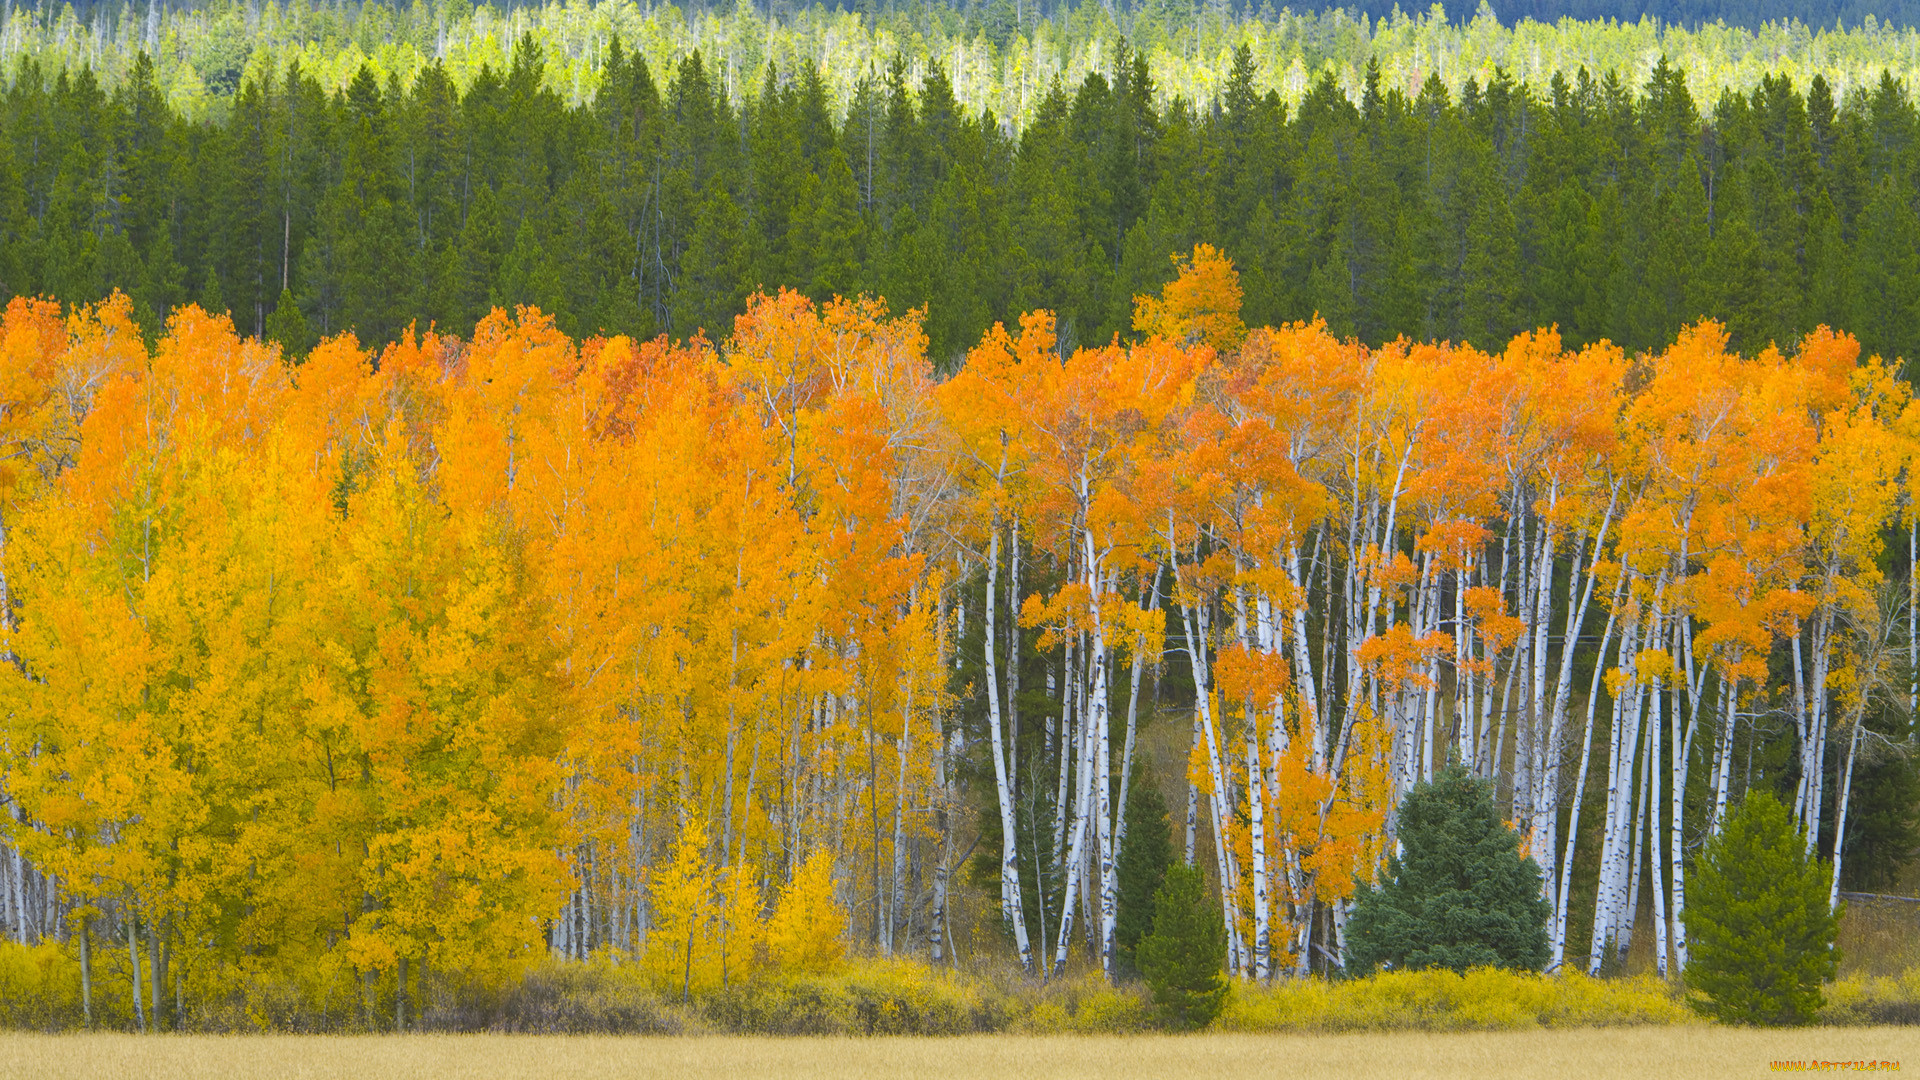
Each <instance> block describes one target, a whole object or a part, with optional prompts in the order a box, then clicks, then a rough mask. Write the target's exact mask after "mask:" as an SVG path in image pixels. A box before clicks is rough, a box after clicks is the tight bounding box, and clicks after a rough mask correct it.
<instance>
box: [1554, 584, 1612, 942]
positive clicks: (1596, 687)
mask: <svg viewBox="0 0 1920 1080" xmlns="http://www.w3.org/2000/svg"><path fill="white" fill-rule="evenodd" d="M1622 580H1623V581H1624V575H1623V576H1622ZM1619 601H1620V597H1619V593H1618V592H1617V591H1616V593H1615V595H1614V603H1613V605H1612V606H1611V607H1609V608H1608V609H1607V625H1606V628H1605V629H1604V630H1602V631H1601V632H1600V648H1599V651H1598V652H1597V653H1595V655H1594V662H1593V681H1592V683H1591V685H1590V686H1589V687H1588V689H1587V727H1586V733H1585V734H1584V735H1583V736H1581V739H1580V773H1579V776H1578V777H1577V778H1576V779H1575V780H1574V784H1573V805H1572V806H1571V807H1569V808H1568V810H1567V842H1566V850H1565V851H1564V852H1563V853H1562V854H1561V857H1560V885H1559V889H1558V890H1557V891H1558V893H1559V896H1558V902H1557V903H1556V904H1555V906H1554V913H1553V962H1552V963H1551V964H1550V965H1549V967H1548V970H1550V971H1558V970H1559V969H1560V967H1561V965H1563V964H1565V963H1566V959H1567V911H1568V908H1570V907H1571V906H1572V896H1571V893H1570V888H1569V887H1570V886H1571V885H1572V883H1573V856H1574V851H1575V849H1576V848H1577V847H1578V846H1579V841H1580V806H1581V804H1582V803H1584V802H1586V798H1587V767H1588V765H1589V764H1590V763H1591V762H1592V760H1593V721H1594V715H1595V712H1596V709H1597V706H1598V705H1599V702H1600V677H1601V675H1602V673H1604V672H1605V671H1606V669H1607V645H1608V644H1609V643H1610V642H1611V641H1612V640H1613V627H1614V622H1615V618H1616V612H1617V609H1618V607H1619ZM1596 904H1597V897H1596Z"/></svg>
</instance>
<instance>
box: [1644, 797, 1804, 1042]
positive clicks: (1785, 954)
mask: <svg viewBox="0 0 1920 1080" xmlns="http://www.w3.org/2000/svg"><path fill="white" fill-rule="evenodd" d="M1832 882H1833V869H1832V867H1831V866H1829V865H1828V864H1827V863H1824V862H1821V861H1820V860H1818V859H1812V858H1808V856H1807V849H1806V843H1805V841H1804V839H1803V837H1802V835H1801V833H1800V830H1798V829H1796V828H1795V827H1794V825H1793V823H1792V821H1791V820H1790V819H1789V818H1788V815H1787V808H1786V807H1784V806H1782V805H1780V803H1779V802H1778V801H1777V800H1776V799H1774V797H1773V796H1772V795H1771V794H1769V793H1767V792H1764V791H1758V792H1750V793H1749V794H1748V795H1747V797H1746V798H1745V799H1743V800H1742V801H1741V803H1740V805H1739V806H1738V807H1737V808H1736V809H1735V810H1734V811H1733V812H1732V813H1730V814H1728V815H1727V820H1726V823H1725V825H1724V826H1723V827H1722V828H1721V830H1720V833H1719V835H1717V836H1713V837H1711V838H1709V839H1708V840H1707V843H1706V847H1705V848H1703V849H1702V850H1701V853H1700V861H1699V863H1698V864H1697V865H1696V866H1695V868H1694V871H1693V876H1692V877H1691V878H1690V879H1689V880H1688V881H1687V907H1686V910H1685V912H1684V913H1683V914H1682V916H1681V918H1682V919H1683V920H1684V921H1685V923H1686V927H1687V945H1688V958H1687V970H1686V980H1687V987H1688V989H1690V990H1692V991H1693V994H1692V995H1690V996H1689V998H1688V1004H1690V1005H1692V1006H1693V1008H1694V1009H1695V1010H1696V1011H1698V1012H1700V1013H1702V1014H1703V1015H1706V1016H1710V1017H1712V1018H1714V1019H1716V1020H1719V1021H1722V1022H1724V1023H1730V1024H1760V1025H1766V1026H1775V1025H1790V1024H1805V1023H1808V1022H1810V1021H1812V1019H1813V1014H1814V1012H1815V1011H1816V1010H1818V1009H1819V1008H1820V1006H1821V1005H1822V1004H1823V1003H1824V999H1823V998H1822V996H1821V994H1820V984H1821V983H1822V982H1823V981H1825V980H1827V979H1831V978H1833V973H1834V967H1835V965H1836V964H1837V963H1838V962H1839V957H1840V954H1839V951H1838V950H1836V949H1835V948H1834V947H1833V938H1834V932H1835V931H1836V930H1837V929H1838V928H1839V917H1838V915H1837V914H1836V913H1835V912H1834V911H1833V910H1832V909H1831V908H1829V907H1828V906H1827V896H1828V889H1829V888H1830V887H1831V885H1832Z"/></svg>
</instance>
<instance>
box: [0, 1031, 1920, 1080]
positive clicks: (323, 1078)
mask: <svg viewBox="0 0 1920 1080" xmlns="http://www.w3.org/2000/svg"><path fill="white" fill-rule="evenodd" d="M1774 1059H1802V1060H1804V1059H1825V1060H1835V1061H1838V1060H1859V1059H1879V1060H1892V1061H1899V1062H1901V1063H1902V1065H1904V1066H1905V1067H1906V1069H1912V1070H1920V1029H1907V1028H1848V1029H1840V1028H1816V1029H1811V1030H1801V1031H1751V1030H1738V1029H1728V1028H1708V1027H1675V1028H1631V1029H1616V1030H1610V1031H1598V1030H1585V1031H1545V1032H1515V1033H1476V1034H1447V1035H1430V1034H1407V1033H1401V1034H1391V1035H1195V1036H1185V1037H1174V1036H1133V1037H1124V1036H1123V1037H1075V1036H1060V1037H1023V1036H1011V1035H1000V1036H996V1035H982V1036H970V1037H965V1038H957V1039H916V1038H886V1039H773V1038H752V1037H712V1038H612V1037H606V1038H602V1037H591V1036H577V1037H534V1036H501V1035H476V1036H433V1035H421V1036H364V1037H350V1036H258V1037H245V1036H241V1037H231V1038H222V1037H210V1036H161V1037H155V1038H142V1037H140V1036H135V1035H45V1036H36V1035H21V1034H4V1035H0V1077H9V1078H10V1077H23V1078H24V1077H34V1078H36V1080H65V1078H68V1077H74V1078H79V1077H85V1078H88V1080H92V1078H120V1077H127V1078H147V1077H152V1078H156V1080H158V1078H168V1080H171V1078H174V1077H181V1078H185V1077H194V1078H202V1077H204V1078H208V1080H225V1078H228V1077H276V1078H278V1077H286V1078H292V1080H332V1078H336V1077H337V1078H340V1080H347V1078H352V1080H363V1078H384V1077H396V1078H403V1080H410V1078H415V1077H418V1078H423V1080H424V1078H428V1077H431V1078H434V1080H468V1078H480V1077H487V1078H494V1077H500V1078H518V1077H525V1078H527V1080H536V1078H537V1080H597V1078H601V1077H606V1078H613V1077H636V1078H637V1077H647V1078H651V1077H662V1078H668V1077H671V1078H674V1080H682V1078H684V1080H704V1078H709V1077H711V1078H714V1080H720V1078H727V1080H734V1078H742V1080H753V1078H758V1077H782V1078H786V1077H794V1078H800V1080H807V1078H812V1077H848V1078H861V1077H887V1078H889V1080H892V1078H896V1077H903V1076H904V1077H910V1078H912V1080H935V1078H946V1077H954V1078H959V1080H968V1078H974V1077H979V1078H982V1080H984V1078H989V1077H992V1078H999V1077H1062V1078H1066V1077H1086V1078H1088V1080H1115V1078H1118V1077H1135V1076H1144V1077H1176V1078H1177V1077H1195V1078H1201V1080H1234V1078H1236V1077H1273V1076H1283V1075H1284V1076H1288V1077H1293V1076H1307V1077H1317V1076H1325V1077H1339V1078H1341V1080H1360V1078H1366V1077H1383V1078H1384V1077H1393V1078H1395V1080H1399V1078H1420V1077H1435V1078H1440V1077H1446V1078H1455V1077H1499V1076H1515V1077H1520V1076H1524V1077H1542V1078H1555V1077H1582V1078H1585V1077H1615V1076H1617V1077H1635V1078H1641V1077H1648V1076H1676V1077H1685V1078H1687V1080H1698V1078H1705V1077H1717V1076H1728V1077H1740V1076H1762V1075H1769V1074H1770V1070H1769V1068H1768V1063H1769V1062H1770V1061H1772V1060H1774Z"/></svg>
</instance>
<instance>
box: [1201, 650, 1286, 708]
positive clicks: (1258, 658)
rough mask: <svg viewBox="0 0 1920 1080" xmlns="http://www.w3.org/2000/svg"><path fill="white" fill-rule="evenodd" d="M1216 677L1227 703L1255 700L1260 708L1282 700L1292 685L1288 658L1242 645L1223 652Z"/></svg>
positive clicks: (1216, 662) (1215, 667) (1216, 663)
mask: <svg viewBox="0 0 1920 1080" xmlns="http://www.w3.org/2000/svg"><path fill="white" fill-rule="evenodd" d="M1213 677H1214V683H1215V685H1217V686H1218V687H1219V688H1220V693H1221V694H1222V695H1223V696H1224V697H1225V698H1226V699H1227V700H1228V701H1252V702H1256V703H1258V704H1260V705H1265V704H1266V703H1268V702H1271V701H1273V700H1274V699H1275V698H1277V697H1279V696H1280V694H1281V692H1282V691H1284V690H1286V689H1287V687H1288V686H1289V685H1291V683H1292V677H1291V675H1289V673H1288V663H1287V658H1286V657H1284V656H1282V655H1280V654H1278V653H1265V652H1257V651H1254V650H1251V649H1248V648H1246V647H1245V646H1242V645H1234V646H1231V647H1229V648H1225V649H1221V650H1220V655H1219V657H1218V658H1217V659H1216V660H1215V661H1214V669H1213Z"/></svg>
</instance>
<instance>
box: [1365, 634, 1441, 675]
mask: <svg viewBox="0 0 1920 1080" xmlns="http://www.w3.org/2000/svg"><path fill="white" fill-rule="evenodd" d="M1452 647H1453V639H1452V638H1450V637H1449V636H1447V635H1446V634H1440V633H1432V634H1422V635H1419V636H1417V637H1416V636H1415V635H1414V633H1413V631H1412V630H1410V629H1408V627H1407V624H1405V623H1394V624H1393V625H1392V626H1391V627H1389V628H1388V629H1387V631H1386V632H1385V633H1383V634H1379V635H1377V636H1375V637H1371V638H1368V639H1367V640H1366V641H1364V642H1362V643H1361V645H1360V650H1359V652H1360V664H1361V666H1362V667H1363V668H1365V669H1366V670H1367V671H1369V672H1371V673H1372V674H1373V676H1374V677H1375V678H1377V679H1379V680H1381V681H1382V682H1385V683H1387V684H1389V685H1392V686H1399V687H1418V688H1421V689H1425V688H1427V687H1429V686H1431V685H1432V684H1433V679H1432V676H1430V675H1429V674H1428V673H1427V667H1428V665H1429V664H1430V663H1431V661H1432V660H1433V659H1434V658H1435V657H1437V656H1439V655H1441V654H1442V653H1444V652H1446V651H1447V650H1448V649H1450V648H1452Z"/></svg>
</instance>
